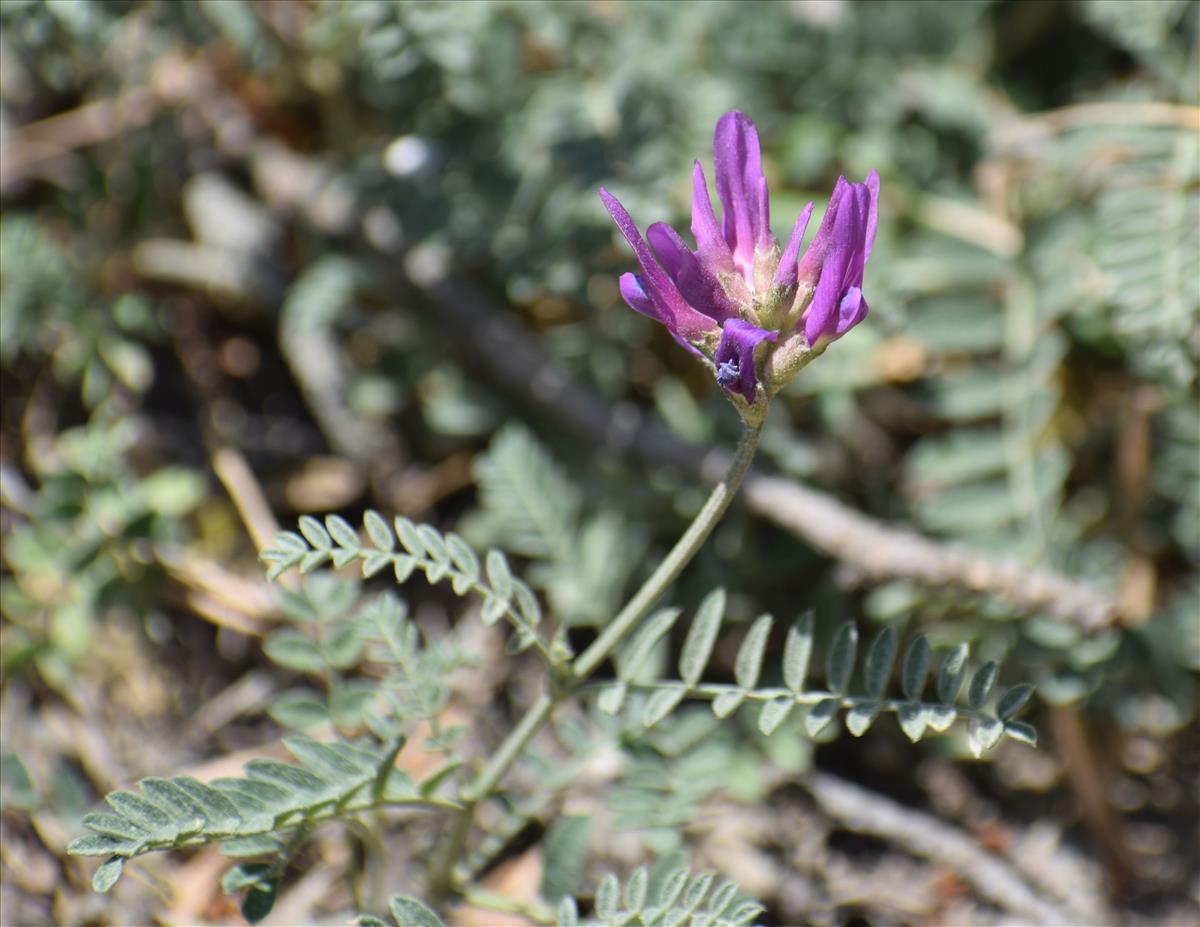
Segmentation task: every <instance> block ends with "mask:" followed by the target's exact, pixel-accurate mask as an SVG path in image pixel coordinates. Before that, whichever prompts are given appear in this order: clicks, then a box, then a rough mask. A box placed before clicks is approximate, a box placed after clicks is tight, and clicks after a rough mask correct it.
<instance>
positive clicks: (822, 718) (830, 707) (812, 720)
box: [804, 698, 838, 737]
mask: <svg viewBox="0 0 1200 927" xmlns="http://www.w3.org/2000/svg"><path fill="white" fill-rule="evenodd" d="M837 711H838V700H837V699H836V698H823V699H821V701H819V702H817V704H815V705H813V707H812V708H810V709H809V710H808V715H807V716H806V717H805V718H804V729H805V730H806V731H808V736H809V737H816V736H817V735H818V734H820V733H821V731H823V730H825V728H826V727H827V726H828V725H829V722H830V721H832V720H833V719H834V717H835V716H836V715H837Z"/></svg>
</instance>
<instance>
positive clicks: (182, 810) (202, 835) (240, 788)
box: [69, 735, 443, 891]
mask: <svg viewBox="0 0 1200 927" xmlns="http://www.w3.org/2000/svg"><path fill="white" fill-rule="evenodd" d="M283 742H284V745H285V746H286V747H287V748H288V750H289V751H290V752H291V754H292V755H293V757H295V759H296V762H295V763H284V762H280V761H278V760H272V759H254V760H250V761H249V762H248V763H247V764H246V775H245V777H241V778H233V777H229V778H221V779H214V780H213V781H212V782H210V783H207V784H206V783H202V782H200V781H198V780H196V779H194V778H192V777H190V776H174V777H172V778H168V779H164V778H148V779H143V780H141V782H140V783H139V786H140V788H141V793H140V794H137V793H133V792H112V793H110V794H109V795H108V796H106V797H105V801H106V802H107V803H108V805H109V809H110V810H109V811H108V812H100V813H93V814H89V815H87V816H86V817H85V818H84V820H83V823H84V826H86V827H87V828H88V829H89V830H91V831H92V832H93V833H92V834H91V835H89V836H86V837H80V838H78V839H77V840H75V841H73V842H72V843H71V845H70V847H69V852H71V853H74V854H77V855H82V856H106V857H108V859H107V861H106V862H105V863H104V864H103V865H102V866H101V867H100V869H99V870H97V874H96V877H95V883H94V884H95V886H96V889H97V890H98V891H107V890H108V889H109V888H111V887H112V885H113V884H114V883H115V882H116V881H117V878H118V877H119V876H120V874H121V868H122V866H123V865H124V861H125V860H127V859H130V858H132V857H135V856H140V855H142V854H143V853H149V852H152V851H154V850H170V849H178V848H181V847H188V846H197V845H200V844H204V843H213V842H220V845H221V851H222V852H223V853H224V854H225V855H227V856H232V857H248V856H261V855H264V854H268V855H275V856H280V854H281V853H282V852H283V851H284V849H285V848H288V849H290V851H291V852H294V850H295V848H296V841H295V840H294V839H291V840H288V841H286V842H285V840H283V839H281V838H282V837H284V836H288V837H291V838H295V837H296V836H297V835H299V837H300V838H301V839H302V838H303V836H304V835H306V834H307V833H308V832H309V831H311V830H312V829H313V828H315V827H317V826H319V825H320V824H323V823H325V822H326V821H329V820H333V819H335V818H343V817H352V816H354V815H356V814H358V813H359V812H362V811H367V810H370V809H372V808H379V807H383V806H411V807H440V806H442V805H443V803H442V802H440V801H438V800H437V799H435V798H434V797H433V796H432V791H433V790H434V789H436V787H437V784H438V783H439V782H440V777H439V776H437V775H436V774H435V776H434V777H431V779H430V780H429V781H427V782H425V783H421V784H417V783H414V782H413V781H412V779H411V778H410V777H409V776H408V775H407V774H406V773H404V772H402V771H401V770H398V769H396V768H395V765H394V764H395V759H396V754H397V753H398V752H399V751H400V749H401V747H402V746H403V745H404V741H403V740H397V741H395V742H394V743H392V744H390V745H382V746H375V745H362V744H354V743H349V742H336V741H334V742H329V743H320V742H318V741H316V740H313V739H312V738H310V737H305V736H299V735H296V736H292V737H285V738H284V741H283ZM288 855H290V854H288ZM280 858H282V859H284V860H285V861H286V856H282V857H280ZM255 865H257V864H255ZM270 868H272V867H270V866H268V867H267V868H266V869H261V870H259V869H255V870H254V871H255V872H256V873H258V874H259V875H260V876H261V875H262V874H263V873H265V872H266V871H267V869H270ZM275 868H278V867H275ZM243 871H246V870H245V869H244V868H243ZM277 875H278V873H277V872H276V876H277ZM264 878H265V877H264ZM251 881H253V882H254V883H255V884H259V882H261V881H262V880H261V879H258V878H256V879H254V880H251ZM249 884H250V882H246V883H244V884H243V885H238V886H234V888H227V890H230V891H233V890H235V889H236V888H242V887H246V885H249ZM263 891H265V889H263Z"/></svg>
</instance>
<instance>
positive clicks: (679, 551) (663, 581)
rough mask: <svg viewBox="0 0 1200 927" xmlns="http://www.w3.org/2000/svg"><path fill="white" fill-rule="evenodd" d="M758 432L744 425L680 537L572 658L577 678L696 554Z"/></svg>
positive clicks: (605, 654) (745, 464)
mask: <svg viewBox="0 0 1200 927" xmlns="http://www.w3.org/2000/svg"><path fill="white" fill-rule="evenodd" d="M761 435H762V425H761V424H760V425H757V426H755V427H748V428H747V429H746V430H745V431H744V432H743V433H742V440H741V441H740V442H739V443H738V447H737V452H736V453H735V454H734V458H733V462H732V463H731V464H730V466H729V470H728V471H726V473H725V475H724V476H723V477H721V482H719V483H717V485H716V486H714V487H713V491H712V492H711V493H710V494H709V497H708V501H707V502H705V503H704V507H703V508H702V509H700V511H699V512H698V513H696V517H695V518H693V519H692V523H691V524H690V525H688V527H687V530H686V531H685V532H684V533H683V537H681V538H680V539H679V540H678V541H676V542H675V546H674V547H672V548H671V552H670V553H669V554H667V556H666V557H664V558H663V560H662V562H661V563H659V565H658V566H657V567H656V568H655V570H654V572H653V573H651V574H650V578H649V579H647V580H646V582H645V583H643V584H642V588H641V589H639V590H638V591H637V592H636V593H634V596H633V598H632V599H630V600H629V602H628V604H627V605H626V606H625V607H624V608H623V609H621V612H620V614H618V615H617V617H616V618H614V619H613V620H612V621H611V622H610V623H609V625H608V627H606V628H605V629H604V631H603V633H602V634H601V635H600V636H599V637H598V638H596V639H595V640H594V641H593V642H592V645H591V646H590V647H588V649H587V650H585V651H584V652H583V653H582V654H580V655H579V657H578V659H576V660H575V663H574V664H573V665H572V667H571V673H572V675H573V676H574V677H575V678H576V679H577V680H583V679H586V678H587V677H588V676H590V675H591V674H592V673H593V672H595V670H596V667H598V666H599V665H600V664H601V663H603V662H604V660H605V659H606V658H607V657H608V655H609V654H610V653H612V650H613V648H614V647H616V646H617V644H619V643H620V642H621V641H622V640H624V638H625V635H627V634H628V633H629V632H630V631H631V630H632V629H633V627H634V625H636V624H637V623H638V622H639V621H641V620H642V619H643V618H644V617H646V613H647V612H649V611H650V609H651V607H652V606H653V605H654V603H655V602H657V601H658V599H659V597H660V596H661V595H662V594H663V593H664V592H665V591H666V589H667V587H668V586H669V585H671V583H673V582H674V581H675V579H676V577H678V576H679V574H680V573H682V572H683V568H684V567H685V566H687V565H688V563H689V562H691V559H692V558H693V557H695V556H696V553H697V551H699V550H700V546H701V545H702V544H703V543H704V542H705V540H706V539H707V538H708V536H709V535H710V534H712V531H713V529H714V528H715V527H716V526H717V523H718V522H719V521H720V520H721V516H723V515H724V514H725V510H726V509H728V508H729V503H730V502H732V501H733V497H734V494H735V493H736V492H737V489H738V486H740V485H741V483H742V479H743V478H744V477H745V476H746V471H747V470H749V469H750V461H751V460H753V459H754V452H755V451H756V450H758V439H759V437H760V436H761Z"/></svg>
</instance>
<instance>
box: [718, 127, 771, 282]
mask: <svg viewBox="0 0 1200 927" xmlns="http://www.w3.org/2000/svg"><path fill="white" fill-rule="evenodd" d="M713 161H714V166H715V168H716V174H717V196H719V197H720V198H721V205H722V207H723V210H724V211H723V213H722V216H721V227H722V230H723V232H724V234H725V241H726V242H727V243H728V244H729V247H730V249H731V250H732V251H733V262H734V264H735V265H736V266H737V269H738V270H739V271H740V272H741V274H742V276H743V277H745V278H746V280H748V281H750V280H753V279H754V276H753V273H754V272H753V264H754V249H755V246H758V247H763V248H767V247H770V245H771V225H770V222H769V221H768V216H769V213H768V210H769V206H768V202H767V181H766V178H765V177H764V176H763V170H762V152H761V151H760V149H759V144H758V130H757V129H755V127H754V123H753V122H751V121H750V119H749V118H748V117H747V116H746V115H745V114H744V113H739V112H737V111H736V110H734V111H733V112H729V113H726V114H725V115H724V116H722V117H721V118H720V119H719V120H718V121H717V130H716V133H715V135H714V137H713Z"/></svg>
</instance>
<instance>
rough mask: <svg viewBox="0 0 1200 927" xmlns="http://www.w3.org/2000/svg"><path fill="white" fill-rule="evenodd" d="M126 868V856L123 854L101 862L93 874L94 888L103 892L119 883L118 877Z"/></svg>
mask: <svg viewBox="0 0 1200 927" xmlns="http://www.w3.org/2000/svg"><path fill="white" fill-rule="evenodd" d="M124 868H125V858H124V857H122V856H110V857H109V858H108V859H106V860H105V861H104V862H102V863H101V864H100V868H98V869H97V870H96V872H95V874H94V875H93V876H92V890H93V891H97V892H100V893H101V894H103V893H104V892H107V891H108V890H109V889H110V888H112V887H113V886H114V885H116V884H117V879H119V878H121V872H122V871H123V870H124Z"/></svg>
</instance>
